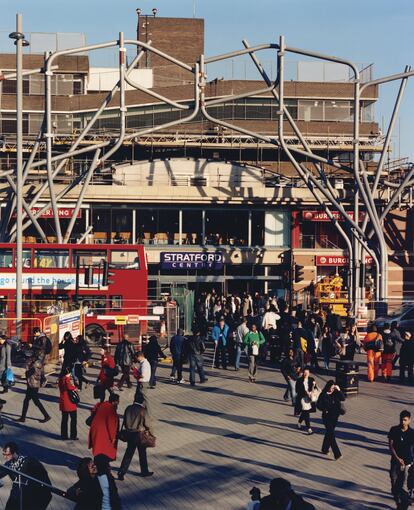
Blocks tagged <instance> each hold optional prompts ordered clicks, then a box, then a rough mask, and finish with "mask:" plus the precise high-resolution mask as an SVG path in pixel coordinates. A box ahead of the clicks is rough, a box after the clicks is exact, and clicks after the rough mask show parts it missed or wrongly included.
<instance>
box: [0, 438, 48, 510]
mask: <svg viewBox="0 0 414 510" xmlns="http://www.w3.org/2000/svg"><path fill="white" fill-rule="evenodd" d="M3 457H4V458H5V459H6V462H5V464H4V465H5V466H6V467H8V468H11V469H13V470H14V471H18V472H20V473H24V474H26V475H28V476H31V477H32V478H36V480H39V481H41V482H43V483H46V484H48V485H51V483H50V479H49V476H48V474H47V471H46V469H45V468H44V467H43V465H42V464H41V463H40V462H39V461H38V460H37V459H35V458H33V457H26V456H23V455H19V449H18V447H17V445H16V444H15V443H7V444H6V445H4V447H3ZM7 475H8V476H10V478H11V480H12V482H13V485H12V489H11V491H10V496H9V499H8V501H7V503H6V508H5V510H17V509H22V510H45V509H46V508H47V507H48V505H49V503H50V500H51V499H52V494H51V492H50V489H48V488H47V487H44V486H41V485H40V484H38V483H36V482H33V481H31V480H26V479H25V478H24V477H22V491H21V494H22V500H23V501H22V502H21V501H20V490H19V484H18V475H17V474H14V473H9V472H8V471H6V470H3V469H1V468H0V478H4V477H5V476H7Z"/></svg>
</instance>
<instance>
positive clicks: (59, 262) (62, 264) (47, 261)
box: [34, 250, 69, 268]
mask: <svg viewBox="0 0 414 510" xmlns="http://www.w3.org/2000/svg"><path fill="white" fill-rule="evenodd" d="M68 264H69V251H68V250H35V256H34V267H39V268H48V267H51V268H56V267H58V268H66V267H68Z"/></svg>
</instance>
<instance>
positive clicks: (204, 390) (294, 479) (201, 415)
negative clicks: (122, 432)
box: [0, 362, 414, 510]
mask: <svg viewBox="0 0 414 510" xmlns="http://www.w3.org/2000/svg"><path fill="white" fill-rule="evenodd" d="M210 363H211V362H210ZM210 366H211V364H210ZM158 370H159V381H158V385H157V388H156V389H155V390H151V391H152V393H151V404H152V410H153V414H154V416H155V417H156V435H157V438H158V446H157V448H156V449H154V450H149V452H148V453H149V455H148V457H149V466H150V469H151V470H153V471H155V475H154V476H153V477H151V478H145V479H142V478H140V477H138V476H136V475H137V473H138V472H139V463H138V458H134V460H133V461H132V464H131V471H130V472H129V473H128V474H127V475H126V477H125V481H124V482H117V484H118V489H119V492H120V495H121V498H122V502H123V508H124V509H126V510H136V509H143V510H144V509H148V510H149V509H151V510H158V509H160V510H161V509H165V508H177V509H180V510H187V509H194V508H197V509H200V510H210V509H211V510H213V509H214V510H216V509H217V508H223V509H226V510H227V509H229V510H232V509H234V510H237V509H243V508H245V506H246V503H247V501H248V499H249V490H250V488H251V487H252V486H253V485H256V486H258V487H260V489H261V490H262V493H263V494H267V492H268V483H269V480H270V479H272V478H273V477H276V476H282V477H286V478H288V479H289V480H290V481H291V483H292V484H293V486H294V487H295V488H296V490H297V491H298V492H300V493H301V494H303V495H304V496H305V497H306V498H308V499H309V501H311V502H312V503H313V504H314V505H315V506H316V508H317V509H318V510H325V509H344V508H347V509H351V510H353V509H355V510H381V509H389V508H394V506H393V501H392V499H391V498H390V496H389V476H388V471H387V470H388V465H389V454H388V448H387V439H386V432H387V431H388V429H389V427H390V426H391V425H394V424H395V423H396V422H397V421H398V414H399V412H400V411H401V410H402V409H403V408H408V409H411V410H412V411H414V409H412V401H413V388H412V387H411V388H410V387H407V386H399V385H396V384H387V385H385V384H382V383H380V382H375V383H372V384H369V383H368V382H364V381H362V383H361V387H360V394H359V396H358V397H353V398H350V399H348V401H347V403H346V408H347V413H346V415H345V416H343V417H341V419H340V424H339V426H338V429H337V431H338V434H337V436H338V440H339V443H340V447H341V449H342V453H343V455H344V457H343V459H341V460H340V461H337V462H336V461H334V460H333V458H332V457H331V458H326V456H324V455H322V454H321V453H320V449H321V444H322V439H323V426H322V423H321V419H320V413H316V414H314V415H312V427H313V429H314V431H315V434H314V435H312V436H308V435H306V434H305V433H303V432H300V431H298V430H297V426H296V419H295V418H294V417H293V413H292V408H291V407H290V405H289V404H287V403H286V402H284V401H283V393H284V381H283V378H282V376H281V374H280V372H279V371H278V370H276V369H274V368H273V367H268V366H261V367H260V368H259V376H258V382H257V384H251V383H249V382H248V381H247V370H246V369H245V368H243V369H242V370H240V371H239V372H234V371H232V370H231V369H229V370H227V371H224V370H215V369H214V370H212V369H211V368H208V377H209V381H208V383H207V384H205V385H198V386H196V387H191V386H190V385H189V384H183V385H173V384H171V383H170V382H169V380H168V378H169V370H170V368H169V367H168V366H162V365H161V366H160V368H159V369H158ZM96 374H97V371H96V369H91V370H89V374H88V376H89V378H90V379H91V380H93V379H94V377H96ZM317 380H318V381H319V384H320V385H321V386H322V385H323V384H324V382H325V381H326V380H327V377H326V376H321V377H317ZM24 388H25V385H24V383H23V381H18V383H17V385H16V386H15V388H14V389H13V391H12V392H11V393H9V394H8V395H7V397H6V398H7V405H6V406H5V409H4V418H5V428H4V429H3V431H2V432H1V436H2V437H1V439H2V441H3V443H4V442H6V441H7V440H11V439H13V440H15V441H17V442H18V443H19V445H20V446H21V449H22V451H23V452H24V453H26V454H29V455H34V456H36V457H38V458H39V459H40V460H41V461H42V462H44V463H45V465H46V467H47V469H48V471H49V474H50V477H51V480H52V482H53V483H54V484H55V485H56V486H57V487H59V488H62V489H65V488H67V487H69V486H70V485H72V484H73V483H74V482H75V481H76V473H75V469H76V465H77V462H78V460H79V458H81V457H83V456H88V455H90V451H89V450H88V447H87V435H88V427H87V426H86V425H85V419H86V418H87V416H88V415H89V408H90V407H91V406H92V405H93V403H94V401H93V399H92V386H89V388H88V389H84V390H83V391H82V393H81V396H82V402H81V404H80V406H79V411H78V435H79V438H80V441H65V442H62V441H60V440H59V432H60V412H59V409H58V403H57V399H58V391H57V389H56V388H46V389H44V390H42V393H43V395H44V397H43V398H44V401H45V405H46V406H47V409H48V411H49V412H50V414H51V416H52V420H51V421H50V422H48V423H46V424H39V422H38V418H40V417H41V416H39V414H38V410H37V409H36V408H34V407H30V409H29V419H28V420H27V421H26V423H24V424H18V423H15V422H14V421H13V419H14V418H16V417H18V416H19V415H20V410H21V405H22V401H23V395H24ZM120 395H121V404H120V408H119V413H120V415H122V414H123V411H124V409H125V407H126V406H127V405H128V404H129V403H130V402H131V400H132V398H133V395H134V390H133V389H131V390H124V391H123V392H122V393H120ZM124 449H125V445H124V444H123V443H120V444H119V448H118V458H117V460H116V461H115V462H114V463H113V468H114V472H115V473H116V472H117V470H118V467H119V464H120V462H121V459H122V455H123V452H124ZM4 482H5V483H4V487H3V488H1V489H0V507H3V508H4V506H5V502H6V501H7V497H8V493H9V488H10V482H9V481H8V479H4ZM73 506H74V505H73V504H72V503H71V502H68V501H65V500H62V499H61V498H58V497H57V496H54V497H53V500H52V503H51V504H50V507H49V508H50V509H53V510H66V509H70V508H73Z"/></svg>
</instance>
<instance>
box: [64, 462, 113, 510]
mask: <svg viewBox="0 0 414 510" xmlns="http://www.w3.org/2000/svg"><path fill="white" fill-rule="evenodd" d="M77 473H78V477H79V481H78V482H76V483H75V485H73V486H72V487H70V488H69V489H68V490H67V496H68V498H69V499H71V500H72V501H75V502H76V505H75V510H101V508H102V499H103V493H102V489H101V484H100V482H99V477H98V471H97V468H96V466H95V464H94V462H93V460H92V459H91V458H89V457H85V458H83V459H82V460H81V461H80V463H79V466H78V469H77ZM108 489H109V499H110V503H111V508H112V509H113V510H120V508H121V502H120V500H119V496H118V490H117V488H116V485H115V481H114V479H113V477H112V476H108Z"/></svg>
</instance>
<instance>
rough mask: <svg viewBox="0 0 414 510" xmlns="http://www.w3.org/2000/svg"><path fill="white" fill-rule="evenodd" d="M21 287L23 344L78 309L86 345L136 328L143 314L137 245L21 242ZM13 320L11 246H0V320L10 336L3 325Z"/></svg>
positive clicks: (142, 263) (144, 276)
mask: <svg viewBox="0 0 414 510" xmlns="http://www.w3.org/2000/svg"><path fill="white" fill-rule="evenodd" d="M22 283H23V317H22V319H23V320H22V339H23V340H25V339H27V338H28V336H29V335H30V334H31V329H32V327H33V326H36V325H41V326H43V325H44V324H45V322H44V321H45V319H46V318H47V317H49V316H52V315H59V314H61V313H62V312H70V311H72V310H76V309H79V308H80V309H81V311H82V317H83V321H82V322H83V327H84V333H85V336H86V337H87V338H88V339H89V340H90V341H92V342H96V343H99V342H100V341H101V340H102V338H103V337H104V336H105V335H107V334H108V333H109V335H110V336H111V341H117V340H118V339H119V337H120V336H121V334H123V332H124V330H125V327H126V325H127V324H129V323H131V325H132V323H134V324H136V325H139V317H140V316H145V315H146V314H147V305H148V302H147V298H148V267H147V260H146V254H145V251H144V247H143V246H142V245H125V244H35V243H33V244H24V245H23V282H22ZM15 317H16V245H15V244H10V243H3V244H1V243H0V321H2V329H3V330H4V329H5V327H7V329H8V333H9V334H10V333H11V332H13V326H12V325H11V324H10V322H7V321H12V322H15V321H13V318H15ZM128 317H131V320H130V321H128ZM134 318H136V319H135V320H133V319H134ZM123 325H125V326H123ZM121 326H123V327H121ZM135 331H138V329H137V328H135ZM137 334H138V333H137ZM133 336H135V335H133Z"/></svg>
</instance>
